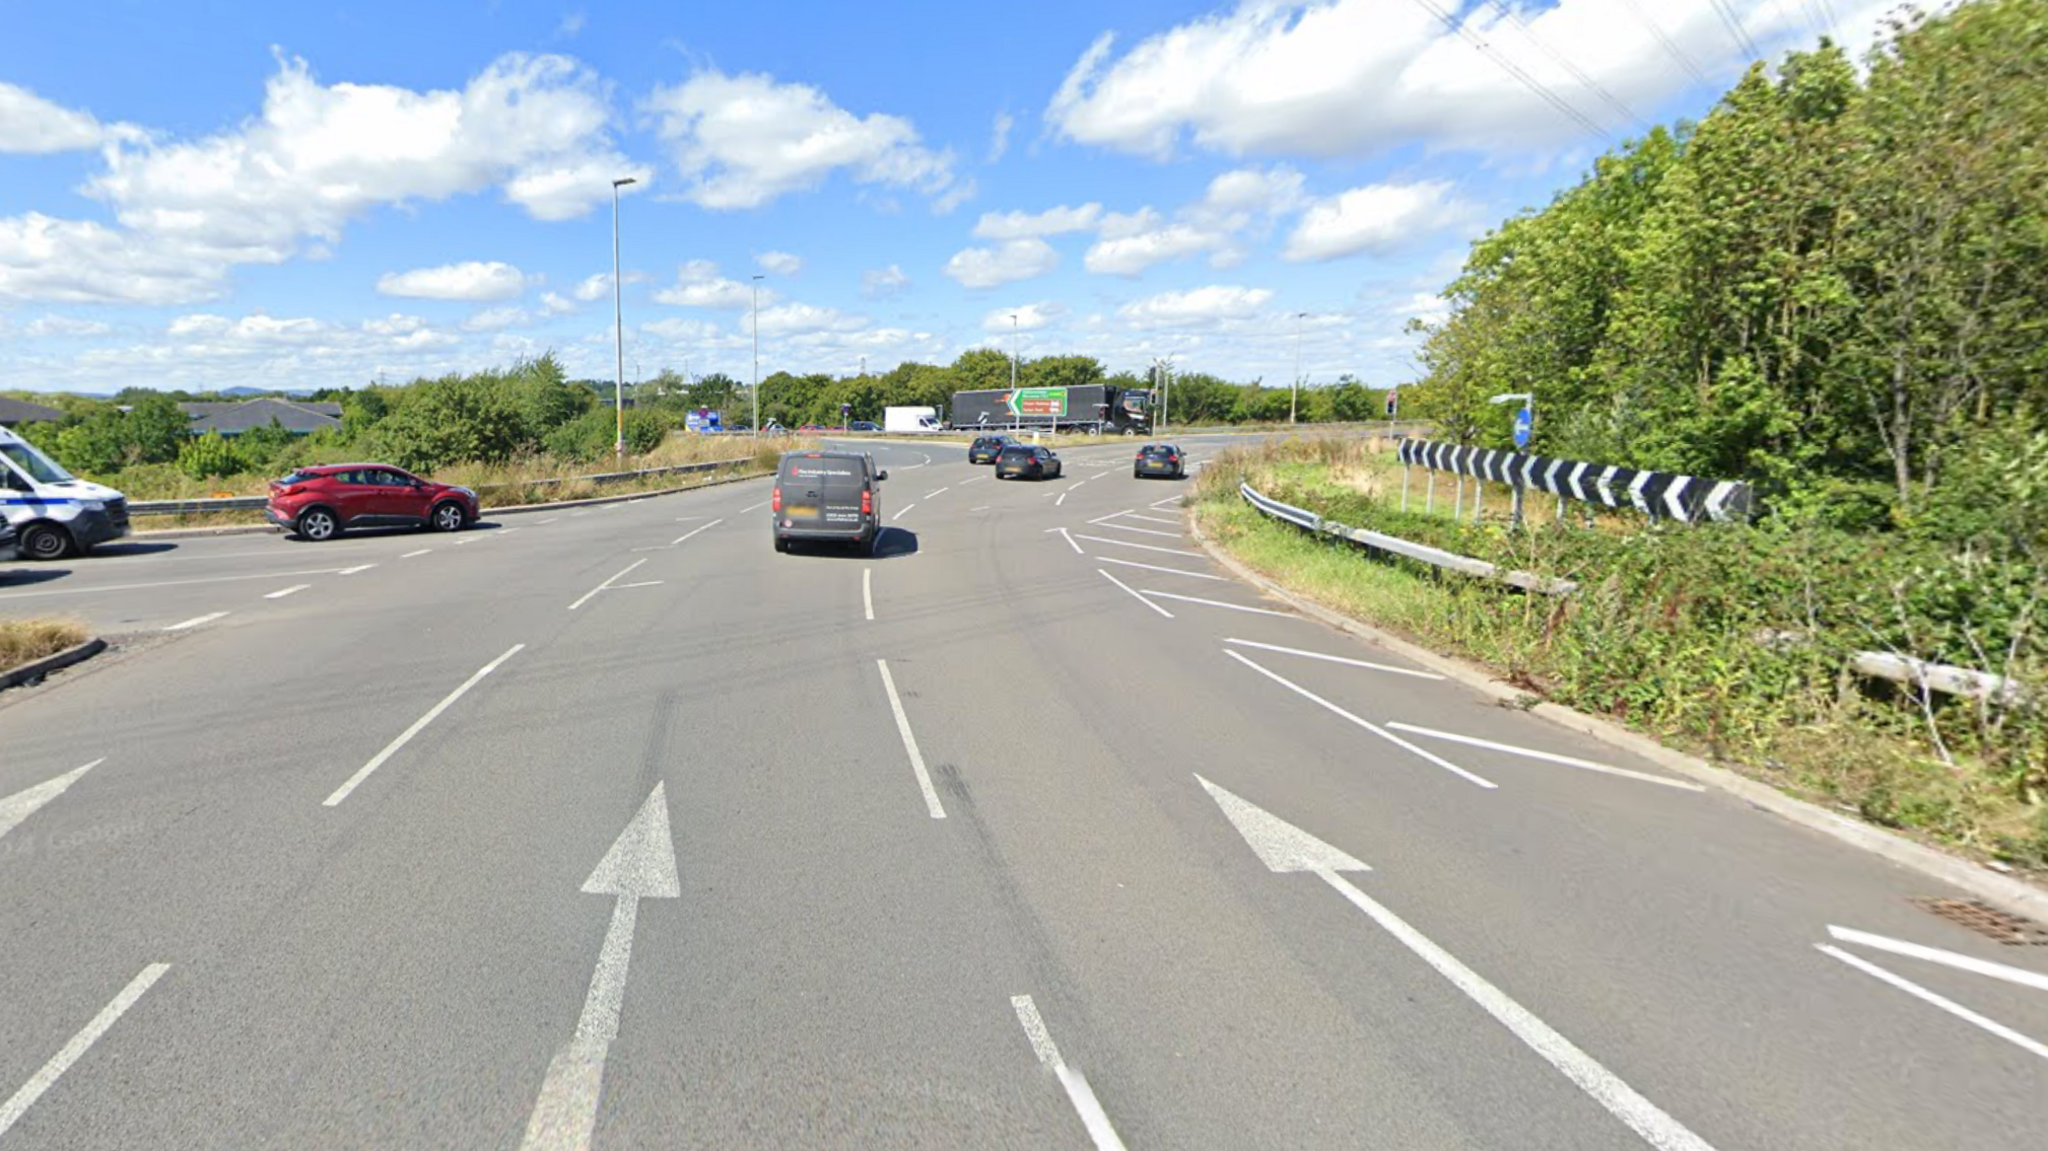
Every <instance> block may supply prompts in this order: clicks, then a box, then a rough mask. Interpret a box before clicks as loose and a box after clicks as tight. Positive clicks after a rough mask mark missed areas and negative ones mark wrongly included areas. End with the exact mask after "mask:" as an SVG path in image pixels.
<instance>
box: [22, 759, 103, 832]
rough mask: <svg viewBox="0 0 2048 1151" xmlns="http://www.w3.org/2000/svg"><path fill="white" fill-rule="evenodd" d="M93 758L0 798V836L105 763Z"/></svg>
mask: <svg viewBox="0 0 2048 1151" xmlns="http://www.w3.org/2000/svg"><path fill="white" fill-rule="evenodd" d="M105 762H106V760H105V759H95V760H93V761H92V762H91V763H88V764H86V765H85V766H84V767H76V768H73V769H71V770H70V771H67V772H65V773H64V774H63V775H60V776H58V777H57V778H55V779H50V780H44V781H43V782H42V783H39V784H36V785H35V786H34V787H31V788H29V789H28V790H27V791H17V792H15V793H14V794H13V795H10V796H8V797H7V798H6V799H0V836H4V835H6V834H7V833H8V832H10V831H13V830H14V829H15V828H17V827H20V826H21V821H22V820H24V819H27V818H28V817H29V816H31V815H34V814H35V813H36V811H37V810H38V809H40V808H41V807H42V806H43V805H44V804H46V803H48V802H50V801H51V800H53V799H55V798H57V797H58V796H60V795H62V794H64V791H65V789H66V788H69V787H70V786H71V785H72V784H74V783H77V782H78V777H79V776H81V775H84V774H85V773H86V772H88V771H91V770H92V769H93V768H95V767H98V766H99V765H100V764H103V763H105Z"/></svg>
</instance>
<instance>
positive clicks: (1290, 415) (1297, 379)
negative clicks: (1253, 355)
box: [1287, 312, 1308, 424]
mask: <svg viewBox="0 0 2048 1151" xmlns="http://www.w3.org/2000/svg"><path fill="white" fill-rule="evenodd" d="M1307 318H1308V313H1307V312H1296V313H1294V390H1293V391H1292V392H1291V393H1289V394H1288V397H1287V422H1288V423H1290V424H1292V423H1293V422H1294V418H1295V414H1296V413H1297V412H1298V411H1299V410H1300V408H1301V321H1302V320H1304V319H1307Z"/></svg>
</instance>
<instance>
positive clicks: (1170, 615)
mask: <svg viewBox="0 0 2048 1151" xmlns="http://www.w3.org/2000/svg"><path fill="white" fill-rule="evenodd" d="M1095 570H1096V571H1097V572H1099V573H1101V575H1102V578H1103V579H1106V580H1108V581H1109V582H1111V583H1113V584H1115V585H1116V586H1118V587H1120V588H1122V589H1124V590H1125V591H1127V592H1130V593H1131V595H1133V596H1135V597H1136V598H1137V600H1138V602H1139V603H1141V604H1144V605H1145V606H1146V607H1149V608H1151V609H1152V610H1153V611H1156V612H1158V613H1159V614H1160V615H1163V616H1165V617H1166V618H1167V619H1172V618H1173V613H1172V612H1170V611H1167V610H1166V609H1165V608H1163V607H1160V606H1159V605H1158V604H1156V603H1153V602H1152V601H1151V600H1149V599H1146V598H1145V596H1144V594H1143V593H1142V592H1140V591H1138V590H1137V589H1136V588H1133V587H1132V586H1131V585H1129V584H1127V583H1125V582H1124V581H1122V580H1120V579H1118V578H1116V577H1115V576H1113V575H1111V574H1109V573H1108V572H1106V571H1103V570H1102V569H1101V568H1096V569H1095Z"/></svg>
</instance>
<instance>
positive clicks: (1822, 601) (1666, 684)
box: [1191, 438, 2048, 869]
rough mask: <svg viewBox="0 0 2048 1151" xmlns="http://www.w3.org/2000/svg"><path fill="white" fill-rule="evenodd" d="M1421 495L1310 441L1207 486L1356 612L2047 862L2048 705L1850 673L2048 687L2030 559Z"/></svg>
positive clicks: (2006, 852)
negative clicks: (1986, 675)
mask: <svg viewBox="0 0 2048 1151" xmlns="http://www.w3.org/2000/svg"><path fill="white" fill-rule="evenodd" d="M1247 479H1248V480H1249V481H1250V482H1251V483H1252V485H1253V486H1254V487H1255V488H1257V489H1258V490H1260V491H1261V492H1263V493H1265V494H1267V495H1269V496H1273V497H1274V498H1277V499H1281V500H1284V501H1286V502H1288V503H1293V504H1297V505H1300V506H1306V507H1310V508H1313V509H1314V510H1316V511H1318V512H1320V513H1321V514H1323V515H1325V516H1328V517H1330V518H1332V519H1335V520H1339V521H1342V522H1344V523H1348V524H1352V525H1356V526H1367V527H1372V528H1373V529H1375V530H1378V531H1384V532H1387V533H1389V534H1392V535H1396V536H1400V537H1402V538H1407V539H1414V540H1417V541H1419V542H1426V543H1430V544H1433V545H1436V546H1439V547H1443V548H1447V549H1449V550H1451V551H1454V552H1458V553H1460V554H1464V555H1472V556H1477V557H1479V558H1482V559H1487V560H1491V561H1494V562H1496V563H1500V564H1502V565H1504V566H1509V567H1514V568H1520V569H1522V570H1527V571H1533V572H1536V573H1538V574H1541V575H1547V576H1554V577H1556V576H1561V577H1564V578H1569V579H1573V580H1576V581H1578V583H1579V584H1580V589H1581V590H1580V591H1579V593H1578V594H1576V595H1574V596H1572V597H1569V598H1566V599H1554V598H1550V597H1544V596H1537V595H1524V594H1520V593H1516V592H1513V591H1511V590H1507V589H1503V588H1502V587H1501V586H1500V585H1498V584H1493V583H1490V582H1486V581H1480V580H1474V579H1472V578H1470V577H1465V576H1459V575H1454V574H1449V573H1445V572H1442V571H1439V570H1438V569H1435V568H1430V567H1427V566H1425V565H1420V564H1416V563H1413V562H1412V561H1407V560H1396V559H1391V558H1388V557H1384V556H1376V555H1375V553H1371V552H1368V551H1365V550H1364V549H1360V548H1358V547H1356V546H1355V545H1352V544H1350V543H1348V542H1344V541H1340V540H1335V539H1331V538H1328V537H1323V536H1314V535H1310V534H1309V533H1306V532H1303V531H1300V530H1299V529H1296V528H1294V527H1292V526H1289V525H1286V524H1281V523H1277V522H1275V521H1272V520H1269V519H1266V518H1265V517H1263V516H1261V515H1259V514H1258V513H1257V512H1255V511H1253V510H1252V509H1250V508H1249V507H1247V506H1246V505H1245V504H1244V503H1243V501H1242V499H1241V498H1240V497H1239V495H1238V491H1237V484H1238V483H1239V482H1240V480H1247ZM1444 483H1447V481H1440V487H1439V493H1438V494H1439V496H1440V497H1441V496H1443V495H1444V494H1445V492H1444V490H1443V486H1442V485H1443V484H1444ZM1399 485H1400V469H1399V466H1398V465H1397V464H1393V463H1392V462H1391V461H1389V460H1388V459H1386V458H1385V457H1384V456H1383V455H1382V454H1380V453H1378V452H1376V451H1374V450H1373V449H1371V448H1370V446H1368V445H1366V444H1363V443H1362V442H1360V441H1358V440H1356V439H1353V440H1345V439H1341V438H1331V439H1305V440H1294V441H1288V442H1282V443H1267V444H1262V445H1256V446H1247V447H1245V448H1241V449H1233V450H1231V451H1229V452H1225V453H1222V454H1221V455H1219V456H1218V457H1217V458H1216V459H1215V460H1214V461H1213V462H1212V463H1211V464H1210V465H1209V467H1208V468H1207V469H1205V470H1204V472H1203V473H1202V475H1201V476H1200V478H1199V479H1198V481H1197V483H1196V484H1195V485H1194V489H1193V491H1192V493H1191V499H1192V500H1193V501H1194V502H1195V503H1196V504H1197V514H1198V515H1199V516H1200V517H1201V522H1202V525H1203V528H1204V530H1205V531H1206V532H1209V533H1210V534H1211V535H1212V537H1213V538H1215V539H1216V540H1217V542H1218V543H1219V544H1220V545H1222V546H1224V547H1226V548H1228V549H1229V550H1230V551H1231V552H1232V553H1233V554H1235V555H1237V556H1239V557H1240V558H1241V559H1243V560H1244V561H1245V562H1246V563H1247V564H1249V565H1251V566H1252V567H1253V568H1255V569H1257V570H1259V571H1260V572H1262V573H1263V574H1265V575H1267V576H1268V577H1270V578H1272V579H1274V580H1276V581H1279V582H1281V583H1283V584H1285V585H1287V586H1288V587H1290V588H1292V589H1294V590H1296V591H1297V592H1299V593H1301V594H1304V595H1307V596H1309V597H1310V598H1312V599H1315V600H1317V601H1318V602H1321V603H1324V604H1326V605H1328V606H1330V607H1332V608H1334V609H1336V610H1338V611H1342V612H1345V613H1347V614H1350V615H1353V616H1355V617H1357V618H1360V619H1364V620H1367V621H1369V622H1371V623H1373V624H1375V625H1377V626H1381V627H1384V628H1387V629H1388V630H1391V631H1394V632H1397V633H1401V634H1405V635H1407V636H1409V637H1411V638H1413V639H1415V640H1417V641H1419V642H1422V643H1425V644H1427V645H1429V646H1430V647H1433V648H1435V649H1437V650H1440V651H1446V652H1449V653H1452V654H1456V655H1460V656H1463V657H1466V658H1469V659H1473V660H1475V661H1477V662H1480V663H1483V664H1485V665H1487V666H1489V667H1490V668H1492V669H1493V670H1494V671H1495V672H1497V673H1498V674H1500V675H1501V676H1502V677H1503V678H1505V679H1507V680H1508V681H1509V682H1512V683H1515V684H1517V685H1519V686H1521V687H1522V688H1524V689H1525V690H1527V691H1529V692H1530V693H1531V694H1534V695H1538V696H1542V697H1545V698H1549V699H1553V700H1556V701H1557V702H1560V703H1563V704H1566V705H1568V706H1572V707H1575V708H1579V709H1581V710H1584V711H1589V712H1593V713H1596V714H1603V715H1607V716H1610V717H1613V718H1616V719H1620V720H1622V721H1624V722H1627V723H1629V724H1631V725H1633V726H1636V727H1638V728H1640V729H1642V730H1645V731H1647V732H1649V733H1651V734H1654V735H1656V736H1658V737H1660V738H1664V739H1666V740H1668V741H1670V742H1672V743H1674V744H1676V745H1679V746H1684V747H1687V748H1689V749H1691V750H1694V751H1698V752H1700V753H1703V754H1706V755H1708V756H1710V757H1712V758H1715V759H1717V760H1719V761H1721V762H1723V763H1724V764H1727V765H1728V766H1730V767H1732V768H1735V769H1737V770H1740V771H1743V772H1745V773H1747V774H1750V775H1754V776H1757V777H1759V778H1763V779H1766V780H1769V781H1771V782H1774V783H1776V784H1779V785H1781V786H1785V787H1788V788H1791V789H1794V790H1797V791H1801V792H1804V793H1806V794H1809V795H1813V796H1817V797H1820V798H1823V799H1826V800H1828V801H1831V802H1833V803H1835V804H1837V805H1839V806H1843V807H1847V808H1850V809H1853V810H1855V811H1858V812H1859V813H1861V814H1862V815H1864V816H1865V817H1866V818H1869V819H1871V820H1872V821H1873V822H1877V823H1881V824H1885V825H1888V826H1893V827H1901V828H1910V829H1914V830H1917V831H1920V832H1923V833H1926V834H1928V835H1930V836H1931V837H1933V838H1936V839H1939V840H1942V841H1944V842H1947V843H1950V844H1953V845H1957V846H1960V847H1964V848H1966V849H1969V850H1972V851H1977V852H1982V853H1985V854H1989V855H1992V856H1996V857H1999V858H2002V859H2004V860H2007V861H2009V862H2011V863H2014V864H2018V865H2021V866H2025V867H2030V868H2036V869H2048V804H2044V799H2048V795H2044V792H2048V780H2044V775H2043V767H2042V765H2043V763H2044V758H2048V757H2044V750H2048V735H2044V729H2048V723H2044V716H2043V714H2042V712H2041V710H2040V708H2039V707H2038V705H2028V706H2020V707H2009V708H2000V707H1994V706H1991V705H1989V704H1985V703H1982V702H1979V701H1972V700H1967V699H1955V698H1951V697H1946V696H1942V695H1939V694H1933V695H1929V696H1926V697H1925V698H1922V697H1921V696H1920V695H1919V694H1917V693H1916V692H1914V691H1913V690H1912V689H1909V688H1903V687H1899V686H1897V685H1889V684H1883V683H1871V682H1867V681H1863V680H1860V679H1855V678H1851V677H1848V676H1846V675H1845V673H1844V671H1843V668H1844V666H1845V664H1846V661H1847V658H1848V655H1849V653H1850V652H1852V651H1856V650H1894V651H1899V652H1901V653H1903V654H1908V655H1914V656H1918V657H1920V658H1925V659H1931V660H1936V661H1940V662H1951V663H1965V664H1968V665H1970V666H1975V667H1980V668H1984V669H1985V670H1990V671H1994V672H1998V673H2001V674H2005V675H2008V676H2011V677H2013V678H2015V679H2016V680H2017V681H2018V682H2019V683H2021V684H2022V685H2024V686H2025V687H2026V688H2027V689H2029V690H2030V691H2031V692H2032V693H2033V698H2034V699H2035V700H2041V699H2048V676H2044V675H2043V672H2042V668H2043V663H2044V660H2043V656H2044V652H2043V648H2042V644H2041V641H2040V638H2039V636H2038V634H2037V631H2036V628H2035V626H2034V625H2035V621H2034V618H2033V615H2032V612H2033V609H2034V606H2035V604H2036V602H2037V601H2038V598H2039V592H2040V589H2041V588H2042V586H2043V579H2042V575H2041V573H2040V572H2038V571H2036V570H2034V569H2032V568H2031V567H2030V566H2028V565H2024V564H2017V563H2012V562H2007V563H2004V564H1990V563H1988V562H1987V561H1985V560H1984V559H1983V557H1969V556H1963V557H1953V556H1944V555H1941V554H1939V553H1935V552H1928V551H1915V550H1914V549H1912V548H1909V547H1906V546H1904V545H1903V544H1902V543H1901V542H1900V541H1898V540H1894V539H1889V538H1880V537H1861V536H1848V535H1845V534H1843V533H1838V532H1829V531H1824V530H1810V529H1802V528H1796V527H1792V526H1787V525H1777V526H1769V527H1759V528H1754V529H1752V528H1737V527H1720V528H1713V527H1701V528H1685V527H1677V526H1666V527H1661V528H1647V527H1645V526H1644V525H1643V524H1642V522H1641V520H1640V518H1637V519H1636V520H1635V522H1634V523H1633V524H1630V523H1629V520H1628V517H1608V518H1606V519H1604V520H1602V521H1601V526H1602V527H1603V528H1605V529H1607V530H1595V531H1588V530H1585V528H1584V527H1583V526H1579V525H1577V523H1576V516H1575V522H1574V524H1573V525H1570V526H1563V527H1558V526H1554V525H1547V524H1532V529H1531V530H1527V531H1512V530H1509V529H1508V528H1507V526H1506V525H1505V524H1504V523H1503V522H1501V519H1499V518H1494V519H1490V520H1489V521H1488V522H1487V523H1485V524H1483V525H1482V526H1480V527H1476V528H1475V527H1473V526H1472V525H1471V524H1470V523H1469V522H1454V521H1452V520H1451V519H1450V518H1449V517H1448V516H1446V515H1443V514H1438V515H1434V516H1425V515H1422V514H1420V513H1419V512H1416V511H1413V510H1411V512H1410V513H1408V514H1406V515H1404V514H1402V513H1401V512H1400V511H1399ZM1410 495H1411V502H1410V507H1411V509H1414V508H1415V507H1417V506H1418V503H1417V501H1416V500H1415V498H1414V497H1415V493H1414V492H1413V491H1411V493H1410ZM1504 504H1505V501H1503V506H1502V508H1501V509H1500V514H1501V515H1502V516H1504V513H1505V507H1504ZM1438 506H1439V509H1440V510H1441V509H1442V501H1441V499H1440V500H1439V505H1438ZM1491 506H1492V505H1489V507H1491ZM1467 510H1468V514H1469V506H1468V509H1467Z"/></svg>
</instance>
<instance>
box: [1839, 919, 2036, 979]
mask: <svg viewBox="0 0 2048 1151" xmlns="http://www.w3.org/2000/svg"><path fill="white" fill-rule="evenodd" d="M1828 934H1829V935H1832V936H1834V937H1835V938H1836V939H1839V940H1841V941H1842V942H1844V943H1860V944H1862V945H1863V946H1865V947H1870V948H1875V949H1877V950H1878V951H1889V952H1891V953H1892V954H1893V955H1904V956H1906V957H1908V958H1910V959H1924V960H1926V961H1927V962H1929V963H1939V964H1941V965H1942V966H1944V967H1953V968H1955V969H1956V970H1958V971H1967V972H1969V973H1971V974H1972V975H1983V976H1987V977H1989V978H1991V979H2002V980H2004V981H2005V982H2007V983H2017V984H2019V985H2020V986H2021V987H2031V988H2033V989H2034V990H2036V991H2048V975H2039V974H2036V973H2035V972H2032V971H2027V970H2024V969H2022V968H2018V967H2007V966H2006V965H2005V964H2003V963H1993V962H1991V961H1990V960H1988V959H1976V958H1972V957H1971V956H1968V955H1958V954H1957V953H1955V952H1953V951H1943V950H1942V949H1941V948H1939V947H1926V946H1923V945H1921V944H1918V943H1908V942H1906V941H1905V940H1903V939H1887V938H1886V937H1884V936H1882V935H1872V934H1871V933H1869V932H1868V931H1858V930H1856V929H1855V928H1853V927H1836V926H1835V925H1833V924H1829V925H1828Z"/></svg>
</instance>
